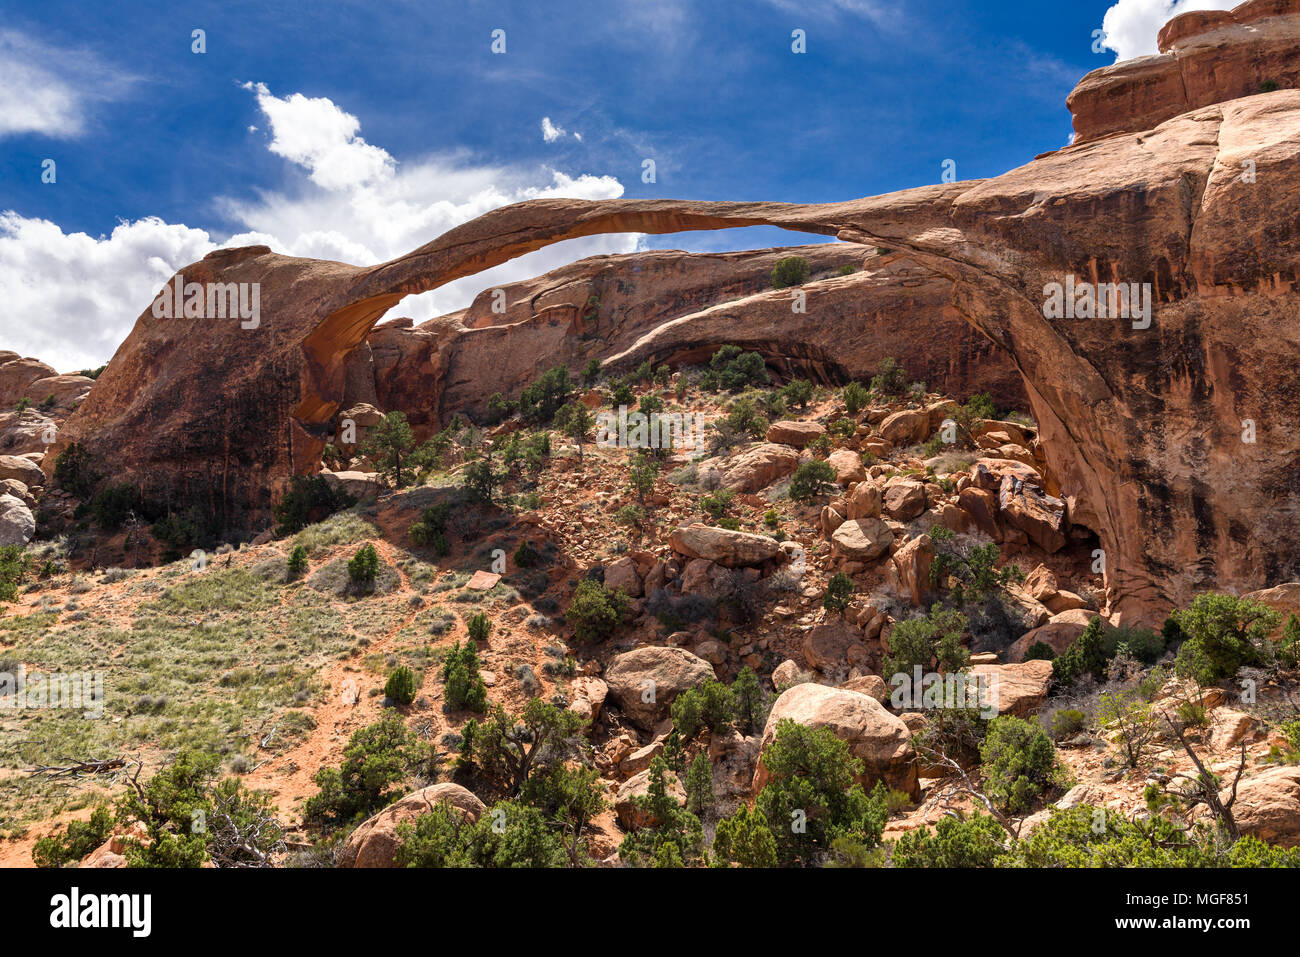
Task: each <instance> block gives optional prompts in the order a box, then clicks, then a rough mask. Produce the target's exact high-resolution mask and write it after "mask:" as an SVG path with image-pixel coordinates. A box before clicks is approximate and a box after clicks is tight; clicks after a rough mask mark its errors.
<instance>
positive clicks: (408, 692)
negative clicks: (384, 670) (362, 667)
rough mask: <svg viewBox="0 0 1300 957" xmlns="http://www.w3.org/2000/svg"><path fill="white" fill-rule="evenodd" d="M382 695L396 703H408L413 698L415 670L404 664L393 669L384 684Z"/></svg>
mask: <svg viewBox="0 0 1300 957" xmlns="http://www.w3.org/2000/svg"><path fill="white" fill-rule="evenodd" d="M384 697H386V698H388V700H390V701H393V702H396V703H397V704H410V703H411V702H412V701H414V700H415V672H414V671H412V670H411V669H410V668H408V667H406V665H399V666H398V667H397V668H394V669H393V673H392V674H390V675H389V676H388V681H387V682H386V683H385V684H384Z"/></svg>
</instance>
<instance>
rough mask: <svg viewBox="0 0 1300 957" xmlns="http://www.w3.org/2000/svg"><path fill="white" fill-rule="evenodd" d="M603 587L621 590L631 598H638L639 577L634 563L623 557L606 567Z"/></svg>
mask: <svg viewBox="0 0 1300 957" xmlns="http://www.w3.org/2000/svg"><path fill="white" fill-rule="evenodd" d="M605 587H606V588H613V589H618V590H621V591H623V592H624V593H626V594H627V595H628V596H630V597H632V598H640V597H641V594H642V586H641V576H640V575H638V574H637V568H636V562H634V561H633V560H632V559H631V558H628V557H627V556H624V557H622V558H620V559H618V560H617V561H614V562H611V563H610V564H608V565H606V566H605Z"/></svg>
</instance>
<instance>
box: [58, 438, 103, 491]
mask: <svg viewBox="0 0 1300 957" xmlns="http://www.w3.org/2000/svg"><path fill="white" fill-rule="evenodd" d="M101 478H103V476H102V475H101V474H100V472H99V470H98V469H97V468H96V467H95V463H94V461H93V460H92V458H91V455H90V453H89V452H87V451H86V450H85V448H84V447H83V446H82V445H81V443H79V442H73V443H72V444H71V445H69V446H68V447H67V448H66V449H64V450H63V451H62V452H60V453H59V454H58V455H57V456H55V458H54V480H55V481H56V482H58V483H59V487H60V488H62V489H64V490H66V491H68V492H71V493H72V494H73V495H75V496H77V498H80V499H89V498H90V496H91V493H93V492H94V490H95V486H96V485H97V484H99V480H100V479H101Z"/></svg>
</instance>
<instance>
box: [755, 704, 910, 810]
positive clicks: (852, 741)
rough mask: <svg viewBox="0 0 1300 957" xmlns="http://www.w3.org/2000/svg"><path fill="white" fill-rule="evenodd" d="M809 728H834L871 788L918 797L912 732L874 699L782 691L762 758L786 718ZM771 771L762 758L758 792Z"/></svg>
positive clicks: (765, 737) (769, 723)
mask: <svg viewBox="0 0 1300 957" xmlns="http://www.w3.org/2000/svg"><path fill="white" fill-rule="evenodd" d="M787 719H788V720H791V721H793V722H795V723H796V724H800V725H803V726H805V727H809V728H830V729H831V731H832V732H833V733H834V734H835V736H836V737H837V738H839V739H840V740H841V741H844V742H846V743H847V744H848V746H849V750H850V751H851V752H852V754H853V756H854V757H856V758H858V759H859V760H860V761H862V765H863V771H862V776H861V778H860V781H861V783H862V785H863V787H865V788H866V789H867V790H870V789H871V788H872V787H874V786H875V783H876V782H877V781H884V782H885V785H886V787H889V788H892V789H894V790H897V791H902V792H903V793H905V794H907V795H908V796H909V797H910V798H912V799H913V800H916V799H917V798H918V797H919V796H920V781H919V779H918V777H917V771H916V764H915V763H914V761H913V758H914V756H915V755H914V752H913V751H912V745H911V734H910V733H909V732H908V730H907V725H905V724H903V722H902V721H901V720H899V719H898V718H897V717H896V716H894V715H892V714H890V713H889V712H888V711H886V710H885V708H884V707H883V706H882V705H881V704H880V702H879V701H877V700H876V699H875V698H873V697H871V696H870V695H866V694H862V693H861V692H857V691H849V690H846V689H844V688H828V687H826V686H825V685H819V684H800V685H795V686H794V687H793V688H789V689H788V690H786V691H784V692H782V694H781V696H780V697H778V698H777V699H776V702H775V703H774V704H773V705H772V710H771V712H770V713H769V714H768V718H767V724H766V726H765V727H764V728H763V741H762V746H761V748H760V754H761V753H762V751H764V750H766V749H767V747H768V746H769V745H770V744H771V743H772V742H773V741H774V740H775V739H776V733H777V728H778V726H779V725H780V723H781V722H782V721H784V720H787ZM768 778H769V773H768V771H767V768H765V767H764V766H763V762H762V760H761V759H760V761H759V763H758V768H757V770H756V771H755V773H754V792H755V793H758V792H759V791H761V790H762V789H763V786H764V785H765V784H766V783H767V781H768Z"/></svg>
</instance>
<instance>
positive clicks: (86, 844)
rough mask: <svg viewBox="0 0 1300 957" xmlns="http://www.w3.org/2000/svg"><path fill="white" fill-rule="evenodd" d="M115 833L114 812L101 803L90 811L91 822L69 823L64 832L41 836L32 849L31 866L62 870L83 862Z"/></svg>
mask: <svg viewBox="0 0 1300 957" xmlns="http://www.w3.org/2000/svg"><path fill="white" fill-rule="evenodd" d="M112 833H113V812H112V811H111V810H110V809H109V807H108V805H106V804H100V805H98V806H97V807H96V808H95V809H94V810H93V811H91V812H90V820H89V821H69V822H68V826H67V827H66V828H64V829H63V832H62V833H59V832H55V833H53V834H50V835H48V836H46V837H42V838H41V839H40V840H38V841H37V842H36V845H35V846H34V847H33V848H32V863H33V864H35V865H36V866H37V867H62V866H63V865H64V864H72V863H75V862H76V861H79V860H81V859H82V858H83V857H85V856H86V855H87V854H89V853H90V852H91V851H93V850H95V849H96V848H97V847H100V846H101V845H102V844H103V843H104V842H105V841H107V840H108V838H109V836H110V835H111V834H112Z"/></svg>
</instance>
